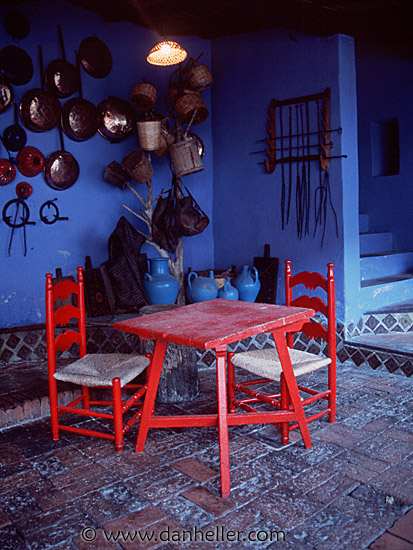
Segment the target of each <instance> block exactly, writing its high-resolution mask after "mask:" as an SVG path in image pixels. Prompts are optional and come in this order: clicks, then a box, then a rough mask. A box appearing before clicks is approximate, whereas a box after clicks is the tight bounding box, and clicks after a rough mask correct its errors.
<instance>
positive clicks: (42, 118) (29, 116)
mask: <svg viewBox="0 0 413 550" xmlns="http://www.w3.org/2000/svg"><path fill="white" fill-rule="evenodd" d="M38 50H39V64H40V78H41V85H42V87H41V88H34V89H33V90H29V91H28V92H26V93H25V94H24V96H23V97H22V99H21V101H20V118H21V120H22V122H23V125H24V126H25V128H27V129H28V130H30V131H32V132H46V131H48V130H51V129H52V128H54V127H55V126H57V124H58V123H59V122H60V113H61V107H60V103H59V100H58V99H57V97H56V96H55V95H53V94H52V93H50V92H48V91H46V90H45V89H44V73H43V53H42V47H41V46H39V47H38Z"/></svg>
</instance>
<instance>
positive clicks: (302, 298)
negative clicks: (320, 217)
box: [227, 260, 336, 445]
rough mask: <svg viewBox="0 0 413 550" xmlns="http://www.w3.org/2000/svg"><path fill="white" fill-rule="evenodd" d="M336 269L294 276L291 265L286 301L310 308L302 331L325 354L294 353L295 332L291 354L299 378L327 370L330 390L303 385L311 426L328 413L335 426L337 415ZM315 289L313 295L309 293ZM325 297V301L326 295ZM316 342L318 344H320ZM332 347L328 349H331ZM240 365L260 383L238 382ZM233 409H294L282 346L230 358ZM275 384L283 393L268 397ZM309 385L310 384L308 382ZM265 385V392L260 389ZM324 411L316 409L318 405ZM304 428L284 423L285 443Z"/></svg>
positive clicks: (330, 266) (289, 336) (288, 337)
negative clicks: (280, 354) (257, 406)
mask: <svg viewBox="0 0 413 550" xmlns="http://www.w3.org/2000/svg"><path fill="white" fill-rule="evenodd" d="M333 268H334V265H333V264H332V263H329V264H327V276H326V277H324V276H323V275H321V273H318V272H312V273H310V272H309V271H301V272H300V273H297V274H295V275H294V276H293V275H292V271H291V261H290V260H286V262H285V302H286V305H287V306H289V307H307V308H311V309H312V310H313V311H314V312H315V313H316V316H314V317H313V318H312V319H311V320H310V321H307V322H306V323H304V324H303V326H302V327H301V329H300V330H299V332H301V333H302V334H303V335H304V336H305V337H306V338H307V341H308V342H309V341H313V344H314V345H313V346H312V348H313V347H315V348H316V349H317V347H319V350H320V351H319V354H315V353H310V352H308V351H302V350H298V349H294V334H293V333H292V332H287V334H286V340H287V345H288V353H289V356H290V360H291V365H292V368H293V373H294V376H295V378H296V379H298V378H299V377H300V376H301V375H305V374H310V373H312V372H314V371H316V370H318V369H321V368H322V367H327V369H326V370H327V372H326V374H327V384H326V389H324V390H323V389H321V388H322V385H316V386H314V387H307V386H303V385H300V384H298V383H297V386H298V390H299V392H300V397H301V402H302V404H303V407H307V409H308V410H309V412H310V413H311V411H316V412H313V414H310V415H309V416H307V415H306V422H307V423H309V422H312V421H313V420H316V419H318V418H320V417H322V416H324V415H328V420H329V422H335V414H336V321H335V290H334V287H335V281H334V269H333ZM297 286H301V287H302V286H304V287H305V290H303V289H302V288H301V293H300V292H298V291H297V290H296V297H294V298H293V288H295V287H297ZM308 291H311V292H310V293H307V292H308ZM320 295H321V296H323V298H321V297H320ZM316 342H318V343H317V344H316ZM325 344H327V345H325ZM234 366H237V367H239V368H241V369H243V370H246V371H248V372H250V373H252V374H254V375H255V376H257V377H259V378H257V379H255V380H250V379H249V380H244V381H242V382H237V381H236V380H235V371H234ZM227 372H228V410H229V412H230V413H234V412H235V409H236V408H239V409H242V410H243V411H247V412H257V409H255V408H254V406H253V405H255V404H258V403H261V404H265V405H266V406H270V407H275V408H278V409H280V410H285V411H288V410H290V409H291V397H290V395H289V391H288V387H287V383H286V379H285V376H284V372H283V369H282V366H281V362H280V359H279V357H278V352H277V349H276V348H265V349H260V350H252V351H246V352H240V353H232V352H231V353H229V354H228V369H227ZM273 381H276V382H279V383H280V387H279V390H276V391H278V393H270V394H269V393H268V392H267V393H264V389H263V388H265V385H266V384H269V391H270V390H271V389H272V390H274V388H271V384H272V383H273ZM303 383H304V384H305V383H306V382H303ZM257 386H259V391H257V390H255V389H254V388H256V387H257ZM236 392H241V393H243V394H246V395H247V397H246V398H243V399H241V398H238V397H237V396H236ZM316 401H317V402H318V403H317V406H318V408H317V409H316V407H312V408H311V409H310V406H311V405H313V404H314V403H315V402H316ZM297 427H298V424H297V422H295V423H289V422H281V423H280V428H281V440H282V443H283V444H284V445H286V444H287V443H288V441H289V432H290V431H291V430H294V429H296V428H297Z"/></svg>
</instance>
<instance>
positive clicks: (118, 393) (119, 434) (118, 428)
mask: <svg viewBox="0 0 413 550" xmlns="http://www.w3.org/2000/svg"><path fill="white" fill-rule="evenodd" d="M112 391H113V420H114V429H115V447H116V451H117V452H118V453H121V452H122V450H123V423H122V390H121V387H120V379H119V378H114V379H113V380H112Z"/></svg>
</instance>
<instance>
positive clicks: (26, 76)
mask: <svg viewBox="0 0 413 550" xmlns="http://www.w3.org/2000/svg"><path fill="white" fill-rule="evenodd" d="M0 76H1V77H2V78H4V79H5V80H6V81H7V82H10V83H11V84H14V85H16V86H23V85H24V84H28V83H29V82H30V80H31V79H32V77H33V63H32V59H31V57H30V56H29V55H28V54H27V53H26V52H25V51H24V50H22V48H17V46H6V47H5V48H3V49H2V50H1V51H0Z"/></svg>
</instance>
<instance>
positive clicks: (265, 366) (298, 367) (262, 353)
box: [232, 348, 331, 381]
mask: <svg viewBox="0 0 413 550" xmlns="http://www.w3.org/2000/svg"><path fill="white" fill-rule="evenodd" d="M289 353H290V359H291V363H292V365H293V369H294V374H295V376H300V375H302V374H308V373H310V372H313V371H315V370H317V369H320V368H321V367H324V366H326V365H328V364H329V363H331V359H330V358H329V357H323V356H319V355H314V354H313V353H308V352H307V351H300V350H296V349H289ZM232 363H233V364H234V365H236V366H237V367H241V368H242V369H245V370H247V371H249V372H252V373H253V374H256V375H258V376H262V377H263V378H269V379H270V380H278V381H279V380H280V376H281V373H282V367H281V362H280V359H279V357H278V354H277V350H276V349H274V348H265V349H257V350H252V351H245V352H242V353H236V354H235V355H234V357H233V358H232Z"/></svg>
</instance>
